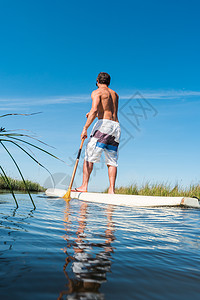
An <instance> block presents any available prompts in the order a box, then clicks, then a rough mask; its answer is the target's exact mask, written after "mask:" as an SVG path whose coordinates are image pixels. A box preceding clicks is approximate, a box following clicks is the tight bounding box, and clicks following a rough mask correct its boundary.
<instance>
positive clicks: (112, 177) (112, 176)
mask: <svg viewBox="0 0 200 300" xmlns="http://www.w3.org/2000/svg"><path fill="white" fill-rule="evenodd" d="M107 166H108V177H109V181H110V187H109V189H108V193H109V194H114V193H115V181H116V177H117V167H114V166H110V165H107Z"/></svg>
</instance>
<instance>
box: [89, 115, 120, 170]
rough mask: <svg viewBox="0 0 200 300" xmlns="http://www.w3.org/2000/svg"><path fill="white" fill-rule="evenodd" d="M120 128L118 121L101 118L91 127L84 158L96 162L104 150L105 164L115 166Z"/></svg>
mask: <svg viewBox="0 0 200 300" xmlns="http://www.w3.org/2000/svg"><path fill="white" fill-rule="evenodd" d="M120 135H121V129H120V125H119V123H118V122H115V121H112V120H107V119H101V120H98V121H97V122H96V123H95V124H94V127H93V129H92V132H91V135H90V139H89V141H88V144H87V146H86V150H85V160H86V161H89V162H92V163H96V162H99V161H100V158H101V154H102V152H103V151H104V154H105V161H106V164H107V165H110V166H114V167H117V166H118V164H117V159H118V146H119V141H120Z"/></svg>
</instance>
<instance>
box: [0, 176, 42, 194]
mask: <svg viewBox="0 0 200 300" xmlns="http://www.w3.org/2000/svg"><path fill="white" fill-rule="evenodd" d="M8 179H9V182H10V184H11V186H12V189H13V191H22V192H26V187H25V185H24V182H23V181H22V180H17V179H13V178H11V177H8ZM25 182H26V186H27V187H28V189H29V191H30V192H43V191H45V188H44V187H42V186H41V185H39V183H37V182H32V181H30V180H25ZM4 190H9V186H8V184H7V183H6V182H5V180H4V179H3V178H2V177H0V192H1V191H4Z"/></svg>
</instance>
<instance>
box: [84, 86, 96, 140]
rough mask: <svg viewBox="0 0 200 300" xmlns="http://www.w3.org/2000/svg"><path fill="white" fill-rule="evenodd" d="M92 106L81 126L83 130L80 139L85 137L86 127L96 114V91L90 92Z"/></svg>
mask: <svg viewBox="0 0 200 300" xmlns="http://www.w3.org/2000/svg"><path fill="white" fill-rule="evenodd" d="M91 97H92V108H91V110H90V112H89V114H88V118H87V121H86V123H85V126H84V127H83V131H82V133H81V139H86V138H87V129H88V128H89V127H90V125H91V124H92V122H93V121H94V119H95V118H96V116H97V113H98V106H99V103H100V96H99V94H97V93H96V92H92V95H91Z"/></svg>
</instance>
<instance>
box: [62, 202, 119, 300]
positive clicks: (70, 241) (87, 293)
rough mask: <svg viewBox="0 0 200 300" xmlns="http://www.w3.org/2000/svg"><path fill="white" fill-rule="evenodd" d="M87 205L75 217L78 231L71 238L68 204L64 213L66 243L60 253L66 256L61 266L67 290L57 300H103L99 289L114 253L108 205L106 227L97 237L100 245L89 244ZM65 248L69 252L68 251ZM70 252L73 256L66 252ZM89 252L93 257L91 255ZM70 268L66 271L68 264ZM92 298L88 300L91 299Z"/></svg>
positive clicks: (110, 215) (111, 223)
mask: <svg viewBox="0 0 200 300" xmlns="http://www.w3.org/2000/svg"><path fill="white" fill-rule="evenodd" d="M87 207H88V204H87V203H82V204H81V206H80V212H79V217H78V229H77V231H76V235H75V236H74V237H72V236H70V232H71V231H70V225H71V221H70V204H69V203H68V204H67V206H66V211H65V219H64V222H65V230H66V234H65V236H64V239H65V240H66V242H67V245H66V248H65V249H64V252H65V253H66V255H67V257H66V259H65V264H64V267H63V271H64V274H65V276H66V278H67V281H68V282H67V284H66V286H67V289H66V290H64V291H62V292H61V293H60V295H59V297H58V300H61V299H63V296H64V295H68V296H67V299H82V297H84V299H86V298H87V299H104V295H103V294H101V293H100V291H99V289H100V287H101V284H102V283H103V282H106V274H107V272H110V270H111V264H112V256H111V253H113V252H114V250H113V247H112V242H113V241H114V240H115V236H114V231H115V229H114V225H113V221H112V211H113V208H112V206H107V208H106V217H107V220H106V225H107V226H106V227H105V232H104V233H103V235H101V242H98V243H94V239H93V242H91V241H90V238H89V234H87V233H86V231H87ZM68 249H69V250H68ZM70 249H73V254H72V255H70V254H69V253H68V252H69V251H70ZM92 253H93V254H92ZM69 264H70V265H71V269H70V265H69ZM71 271H72V272H71ZM91 297H92V298H91Z"/></svg>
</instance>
